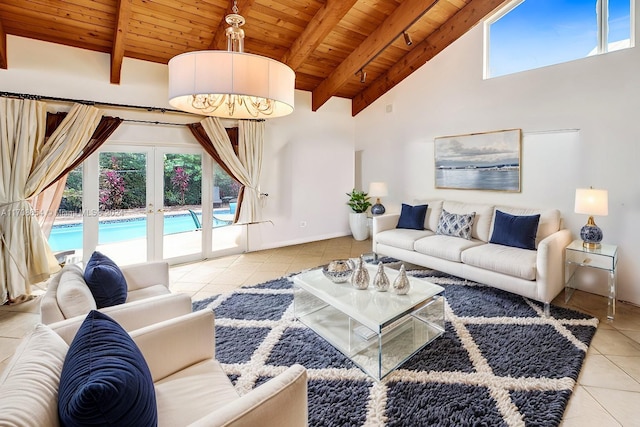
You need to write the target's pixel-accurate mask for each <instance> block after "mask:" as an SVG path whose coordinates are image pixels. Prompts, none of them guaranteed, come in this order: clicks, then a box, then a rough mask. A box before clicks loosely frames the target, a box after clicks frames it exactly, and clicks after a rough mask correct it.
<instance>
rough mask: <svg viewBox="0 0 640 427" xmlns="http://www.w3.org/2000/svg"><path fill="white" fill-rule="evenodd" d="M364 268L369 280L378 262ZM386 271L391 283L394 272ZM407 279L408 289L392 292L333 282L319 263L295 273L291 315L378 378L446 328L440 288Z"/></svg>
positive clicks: (389, 269)
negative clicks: (399, 293) (367, 272)
mask: <svg viewBox="0 0 640 427" xmlns="http://www.w3.org/2000/svg"><path fill="white" fill-rule="evenodd" d="M367 269H368V270H369V276H370V277H371V280H372V281H373V278H374V276H375V274H376V271H377V266H375V267H374V266H367ZM385 273H386V274H387V276H388V277H389V281H390V282H391V283H393V281H394V279H395V278H396V277H397V275H398V271H397V270H393V269H391V268H385ZM409 280H410V282H411V290H410V291H409V293H408V294H407V295H396V294H394V293H392V292H391V291H387V292H378V291H376V290H375V289H373V286H372V285H370V286H369V288H368V289H365V290H358V289H356V288H354V287H353V286H352V285H351V283H349V282H346V283H333V282H332V281H331V280H329V279H327V278H326V277H325V276H324V274H323V273H322V269H321V268H318V269H314V270H311V271H308V272H306V273H301V274H298V275H297V276H294V278H293V283H294V294H293V295H294V297H293V301H294V312H295V316H296V318H297V319H298V320H300V321H301V322H302V323H304V324H305V325H307V326H308V327H309V328H311V329H312V330H313V331H315V332H316V333H317V334H318V335H320V336H321V337H323V338H324V339H325V340H327V341H328V342H329V343H330V344H331V345H333V346H334V347H335V348H336V349H338V350H340V351H341V352H342V353H343V354H345V355H346V356H347V357H348V358H349V359H351V360H352V361H353V362H354V363H355V364H356V365H358V366H359V367H360V368H361V369H362V370H363V371H364V372H366V373H367V374H369V375H370V376H371V377H373V378H375V379H376V380H380V379H382V378H384V377H385V376H386V375H387V374H389V373H390V372H391V371H393V370H394V369H396V368H397V367H398V366H400V365H401V364H402V363H404V362H405V361H406V360H407V359H408V358H410V357H411V356H412V355H413V354H415V353H416V352H417V351H418V350H420V349H422V348H423V347H425V346H426V345H427V344H429V343H430V342H431V341H433V340H434V339H436V338H437V337H439V336H440V335H442V333H443V332H444V297H443V296H442V295H441V294H442V292H443V291H444V288H442V287H441V286H438V285H435V284H433V283H429V282H428V281H426V280H423V279H419V278H415V277H409Z"/></svg>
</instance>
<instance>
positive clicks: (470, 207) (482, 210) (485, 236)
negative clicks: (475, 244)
mask: <svg viewBox="0 0 640 427" xmlns="http://www.w3.org/2000/svg"><path fill="white" fill-rule="evenodd" d="M442 209H446V210H447V212H451V213H457V214H466V213H469V212H475V213H476V216H475V218H473V227H472V229H471V237H472V238H474V239H478V240H482V241H483V242H488V241H489V236H490V234H489V231H490V230H491V225H492V224H493V211H494V207H493V205H488V204H483V203H462V202H455V201H450V200H446V201H445V202H444V203H443V204H442Z"/></svg>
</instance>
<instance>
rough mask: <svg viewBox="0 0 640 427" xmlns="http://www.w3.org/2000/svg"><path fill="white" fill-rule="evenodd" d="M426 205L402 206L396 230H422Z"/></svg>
mask: <svg viewBox="0 0 640 427" xmlns="http://www.w3.org/2000/svg"><path fill="white" fill-rule="evenodd" d="M427 207H428V206H427V205H417V206H411V205H407V204H404V203H403V204H402V210H401V211H400V219H398V225H396V228H408V229H410V230H424V218H425V216H426V214H427Z"/></svg>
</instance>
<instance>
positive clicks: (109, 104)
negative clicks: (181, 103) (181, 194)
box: [0, 92, 265, 126]
mask: <svg viewBox="0 0 640 427" xmlns="http://www.w3.org/2000/svg"><path fill="white" fill-rule="evenodd" d="M0 97H6V98H18V99H31V100H34V101H58V102H70V103H77V104H84V105H92V106H104V107H115V108H129V109H132V110H145V111H147V112H155V111H157V112H160V113H176V114H183V115H187V116H190V117H193V118H194V119H197V118H199V117H201V116H198V115H196V114H192V113H187V112H185V111H180V110H174V109H172V108H162V107H147V106H144V105H130V104H116V103H112V102H102V101H89V100H86V99H73V98H60V97H55V96H46V95H34V94H29V93H15V92H0ZM123 120H124V121H125V122H133V123H147V124H153V125H170V126H186V124H182V123H169V122H160V121H155V120H134V119H123ZM242 120H247V121H253V122H264V121H265V119H242Z"/></svg>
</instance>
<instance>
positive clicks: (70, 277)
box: [56, 264, 96, 319]
mask: <svg viewBox="0 0 640 427" xmlns="http://www.w3.org/2000/svg"><path fill="white" fill-rule="evenodd" d="M60 274H61V276H60V283H58V290H57V292H56V299H57V301H58V307H60V311H62V314H63V315H64V318H65V319H69V318H71V317H75V316H80V315H86V314H87V313H89V312H90V311H91V310H95V309H96V301H95V299H93V294H92V293H91V289H89V287H88V286H87V284H86V282H85V281H84V277H83V275H82V269H81V268H80V266H78V265H75V264H74V265H69V266H65V269H64V270H63V271H62V272H60Z"/></svg>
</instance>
